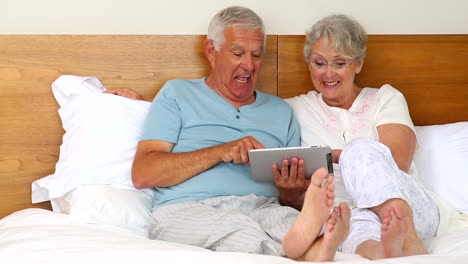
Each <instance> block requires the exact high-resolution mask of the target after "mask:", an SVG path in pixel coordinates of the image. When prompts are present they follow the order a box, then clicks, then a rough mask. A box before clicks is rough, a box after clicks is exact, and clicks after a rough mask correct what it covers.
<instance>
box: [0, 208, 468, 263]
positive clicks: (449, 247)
mask: <svg viewBox="0 0 468 264" xmlns="http://www.w3.org/2000/svg"><path fill="white" fill-rule="evenodd" d="M427 245H428V248H429V251H430V252H431V253H432V254H431V255H423V256H411V257H405V258H394V259H385V260H379V261H376V263H410V264H411V263H444V264H447V263H460V264H462V263H463V264H466V263H468V229H466V230H463V232H457V233H452V234H447V235H444V236H440V237H437V238H433V239H431V240H429V241H427ZM335 260H336V261H337V262H340V263H350V264H351V263H370V261H369V260H366V259H363V258H361V257H359V256H357V255H351V254H341V253H338V254H337V256H336V259H335ZM0 263H2V264H10V263H11V264H19V263H28V264H33V263H47V264H55V263H60V264H64V263H80V264H91V263H112V264H117V263H158V264H159V263H171V264H172V263H191V264H192V263H203V264H209V263H216V264H219V263H223V264H224V263H256V264H262V263H297V262H295V261H292V260H289V259H286V258H281V257H274V256H264V255H256V254H246V253H233V252H212V251H209V250H206V249H202V248H197V247H192V246H187V245H181V244H175V243H170V242H164V241H157V240H149V239H146V238H142V237H140V236H137V235H134V234H132V233H130V232H129V231H127V230H124V229H119V228H117V227H112V226H103V225H90V224H78V223H74V222H73V221H72V220H71V218H70V217H69V216H68V215H65V214H57V213H53V212H50V211H47V210H43V209H25V210H22V211H18V212H16V213H13V214H11V215H9V216H7V217H5V218H3V219H2V220H0Z"/></svg>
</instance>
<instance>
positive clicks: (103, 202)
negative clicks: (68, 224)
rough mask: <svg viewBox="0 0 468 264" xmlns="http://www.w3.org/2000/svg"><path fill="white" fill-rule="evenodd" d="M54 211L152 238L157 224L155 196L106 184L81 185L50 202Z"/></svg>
mask: <svg viewBox="0 0 468 264" xmlns="http://www.w3.org/2000/svg"><path fill="white" fill-rule="evenodd" d="M51 204H52V207H53V208H54V211H60V212H62V213H65V214H69V215H70V217H71V218H72V219H73V220H74V221H76V222H78V223H90V224H107V225H113V226H117V227H120V228H124V229H127V230H130V231H131V232H133V233H135V234H137V235H140V236H143V237H149V233H148V232H149V230H152V229H153V228H154V225H155V220H154V218H153V217H152V215H151V207H152V206H153V196H152V195H149V194H148V193H146V192H142V191H137V190H127V189H120V188H115V187H113V186H111V185H106V184H96V185H94V184H91V185H80V186H78V187H77V188H76V189H74V190H73V191H71V192H69V193H67V194H65V195H64V196H63V197H60V198H53V199H51Z"/></svg>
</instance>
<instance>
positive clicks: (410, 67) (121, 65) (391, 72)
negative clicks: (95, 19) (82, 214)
mask: <svg viewBox="0 0 468 264" xmlns="http://www.w3.org/2000/svg"><path fill="white" fill-rule="evenodd" d="M204 38H205V36H200V35H193V36H181V35H177V36H171V35H158V36H155V35H143V36H142V35H118V36H114V35H0V109H1V111H0V201H1V205H0V218H1V217H4V216H6V215H8V214H10V213H12V212H14V211H17V210H20V209H24V208H28V207H40V208H50V204H49V203H42V204H37V205H32V204H31V182H33V181H34V180H36V179H39V178H42V177H44V176H47V175H49V174H52V173H54V170H55V163H56V162H57V160H58V157H59V147H60V144H61V142H62V136H63V133H64V131H63V129H62V127H61V122H60V119H59V116H58V114H57V110H58V108H59V107H58V104H57V103H56V101H55V99H54V97H53V95H52V91H51V88H50V85H51V83H52V82H53V81H54V80H55V79H56V78H58V77H59V76H60V75H63V74H73V75H82V76H97V77H98V78H100V80H101V81H102V83H103V84H104V85H105V86H106V87H107V88H118V87H131V88H133V89H135V90H137V91H139V92H140V93H142V94H143V95H144V96H146V97H153V96H154V95H155V94H156V93H157V91H158V90H159V88H160V87H161V86H162V85H163V84H164V82H165V81H167V80H169V79H173V78H200V77H202V76H206V75H207V73H208V72H209V65H208V63H207V61H206V59H205V57H204V54H203V52H202V42H203V39H204ZM303 43H304V36H278V35H270V36H268V39H267V53H266V57H265V59H264V62H263V68H262V73H261V77H260V80H259V83H258V88H259V89H260V90H262V91H265V92H267V93H270V94H274V95H278V96H280V97H282V98H287V97H291V96H294V95H298V94H301V93H305V92H307V91H308V90H310V89H313V87H312V84H311V81H310V79H309V75H308V70H307V67H306V65H305V63H304V62H303V59H302V46H303ZM467 61H468V35H373V36H370V38H369V44H368V56H367V59H366V62H365V64H364V68H363V70H362V73H361V74H360V75H359V81H360V84H361V85H362V86H368V87H380V86H381V85H383V84H385V83H389V84H392V85H393V86H394V87H396V88H397V89H399V90H400V91H402V92H403V94H404V95H405V96H406V98H407V101H408V104H409V108H410V112H411V116H412V118H413V120H414V123H415V124H416V125H431V124H443V123H451V122H458V121H467V120H468V66H466V62H467Z"/></svg>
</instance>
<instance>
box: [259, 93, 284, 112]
mask: <svg viewBox="0 0 468 264" xmlns="http://www.w3.org/2000/svg"><path fill="white" fill-rule="evenodd" d="M257 92H259V93H260V94H261V95H262V97H263V101H264V102H267V103H269V104H274V105H275V106H276V107H285V108H288V109H289V108H291V107H290V106H289V104H288V103H286V101H285V100H284V99H282V98H280V97H278V96H276V95H271V94H267V93H264V92H262V91H258V90H257Z"/></svg>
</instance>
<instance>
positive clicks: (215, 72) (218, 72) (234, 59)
mask: <svg viewBox="0 0 468 264" xmlns="http://www.w3.org/2000/svg"><path fill="white" fill-rule="evenodd" d="M224 37H225V40H226V41H225V43H224V44H223V45H222V46H221V48H220V50H219V51H216V50H214V47H213V48H212V49H211V50H210V51H208V53H207V56H208V59H209V61H210V64H211V66H212V72H211V74H210V76H209V77H208V80H207V83H208V85H209V86H210V87H211V88H212V89H214V90H215V91H216V92H217V93H218V94H220V95H221V96H222V97H223V98H224V99H226V100H227V101H228V102H229V103H231V104H232V105H234V106H235V107H236V108H238V107H240V106H243V105H246V104H251V103H253V102H254V101H255V93H254V91H255V85H256V83H257V78H258V74H259V73H260V66H261V62H262V57H263V49H264V47H263V46H264V45H263V34H262V33H261V31H259V30H244V29H239V28H232V27H228V28H226V30H225V31H224Z"/></svg>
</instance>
